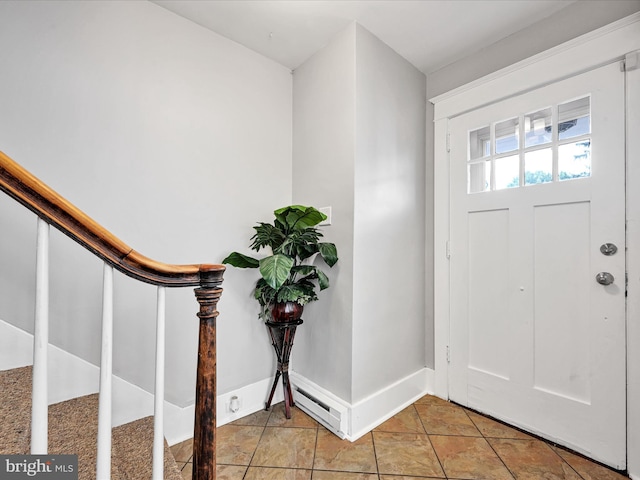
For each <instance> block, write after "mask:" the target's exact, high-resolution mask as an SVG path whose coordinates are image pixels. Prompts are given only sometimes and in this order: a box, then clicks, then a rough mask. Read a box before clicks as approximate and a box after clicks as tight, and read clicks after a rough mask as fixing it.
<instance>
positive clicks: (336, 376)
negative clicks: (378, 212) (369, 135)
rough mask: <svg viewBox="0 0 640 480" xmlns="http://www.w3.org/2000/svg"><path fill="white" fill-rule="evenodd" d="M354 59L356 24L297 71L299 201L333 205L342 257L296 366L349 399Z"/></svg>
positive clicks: (309, 316) (300, 343)
mask: <svg viewBox="0 0 640 480" xmlns="http://www.w3.org/2000/svg"><path fill="white" fill-rule="evenodd" d="M355 60H356V57H355V26H351V27H350V28H348V29H347V30H345V31H344V32H342V33H341V34H339V35H338V36H337V37H336V38H334V39H333V41H332V42H331V43H330V44H329V45H328V46H327V47H325V48H324V49H323V50H321V51H320V52H318V53H317V54H316V55H314V56H313V57H312V58H311V59H309V60H308V61H307V62H305V63H304V64H303V65H302V66H300V67H299V68H298V69H296V71H295V72H294V76H293V158H294V162H293V201H294V202H295V203H300V204H303V205H313V206H315V207H326V206H331V208H332V225H330V226H327V227H321V228H322V231H323V233H324V236H325V238H324V240H326V241H329V242H334V243H335V244H336V246H337V248H338V256H339V258H340V260H339V261H338V263H337V264H336V265H335V266H334V267H333V268H332V269H331V270H328V269H325V271H326V272H327V274H328V275H329V280H330V282H331V287H330V288H329V289H328V290H325V291H324V292H321V293H320V295H319V297H320V300H319V301H318V302H314V303H311V304H309V305H307V306H306V307H305V312H304V320H305V324H304V326H303V328H299V329H298V331H297V333H296V344H297V345H296V348H295V349H294V351H293V356H292V362H293V365H294V368H295V370H296V371H297V372H299V373H301V374H302V375H304V376H305V377H307V378H308V379H310V380H312V381H314V382H315V383H317V384H318V385H320V386H322V387H324V388H325V389H327V390H329V391H330V392H332V393H334V394H335V395H337V396H339V397H340V398H342V399H344V400H346V401H351V378H352V374H353V366H352V361H353V360H352V336H353V320H352V319H353V270H354V267H353V257H354V238H353V235H354V232H353V222H354V217H353V215H354V202H353V198H354V195H355V192H354V180H353V179H354V170H355V158H354V151H355V142H356V138H355V131H356V125H355V108H356V102H355V98H356V97H355V94H356V93H355V87H356V82H355V76H356V68H355ZM318 265H319V266H322V265H323V264H322V263H319V264H318Z"/></svg>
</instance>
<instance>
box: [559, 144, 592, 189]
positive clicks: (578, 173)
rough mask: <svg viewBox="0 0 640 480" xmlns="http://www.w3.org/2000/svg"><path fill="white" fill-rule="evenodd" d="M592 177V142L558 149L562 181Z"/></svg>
mask: <svg viewBox="0 0 640 480" xmlns="http://www.w3.org/2000/svg"><path fill="white" fill-rule="evenodd" d="M590 176H591V140H590V139H589V140H585V141H584V142H578V143H569V144H567V145H560V146H559V147H558V177H559V178H560V180H570V179H572V178H583V177H590Z"/></svg>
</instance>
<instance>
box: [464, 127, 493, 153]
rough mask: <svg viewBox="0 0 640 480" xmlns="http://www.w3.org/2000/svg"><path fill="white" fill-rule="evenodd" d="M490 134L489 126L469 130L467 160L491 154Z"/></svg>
mask: <svg viewBox="0 0 640 480" xmlns="http://www.w3.org/2000/svg"><path fill="white" fill-rule="evenodd" d="M490 135H491V133H490V130H489V127H483V128H479V129H478V130H473V131H472V132H469V160H477V159H478V158H484V157H488V156H489V155H491V151H490V149H491V137H490Z"/></svg>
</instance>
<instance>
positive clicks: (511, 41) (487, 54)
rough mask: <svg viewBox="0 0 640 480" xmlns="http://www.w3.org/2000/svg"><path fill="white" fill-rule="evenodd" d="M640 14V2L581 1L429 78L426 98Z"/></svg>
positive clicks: (432, 74)
mask: <svg viewBox="0 0 640 480" xmlns="http://www.w3.org/2000/svg"><path fill="white" fill-rule="evenodd" d="M637 11H640V0H580V1H577V2H573V3H571V4H569V5H568V6H567V7H565V8H564V9H562V10H560V11H559V12H557V13H555V14H554V15H552V16H550V17H547V18H545V19H544V20H542V21H540V22H537V23H535V24H533V25H531V26H530V27H527V28H525V29H523V30H520V31H519V32H516V33H514V34H513V35H509V36H508V37H507V38H504V39H502V40H500V41H499V42H496V43H494V44H493V45H490V46H489V47H487V48H484V49H482V50H479V51H476V52H473V53H472V54H470V55H468V56H466V57H465V58H463V59H461V60H459V61H457V62H454V63H452V64H450V65H447V66H446V67H443V68H441V69H439V70H438V71H436V72H431V73H429V75H428V76H427V98H431V97H435V96H437V95H440V94H441V93H444V92H447V91H449V90H452V89H454V88H456V87H459V86H461V85H464V84H466V83H469V82H471V81H473V80H476V79H478V78H480V77H484V76H485V75H488V74H490V73H493V72H495V71H497V70H500V69H501V68H504V67H507V66H509V65H512V64H514V63H516V62H519V61H520V60H524V59H525V58H528V57H531V56H533V55H535V54H537V53H540V52H543V51H545V50H548V49H550V48H552V47H555V46H556V45H560V44H561V43H564V42H566V41H569V40H571V39H573V38H576V37H579V36H580V35H583V34H585V33H588V32H590V31H592V30H595V29H597V28H600V27H602V26H604V25H607V24H609V23H612V22H615V21H616V20H619V19H621V18H624V17H626V16H629V15H631V14H633V13H635V12H637Z"/></svg>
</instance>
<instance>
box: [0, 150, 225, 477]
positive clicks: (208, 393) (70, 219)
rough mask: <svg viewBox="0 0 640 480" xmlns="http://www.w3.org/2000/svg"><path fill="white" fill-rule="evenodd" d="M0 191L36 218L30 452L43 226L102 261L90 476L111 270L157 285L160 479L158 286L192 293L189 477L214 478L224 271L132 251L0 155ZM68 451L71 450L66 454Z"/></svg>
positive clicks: (41, 323) (40, 378)
mask: <svg viewBox="0 0 640 480" xmlns="http://www.w3.org/2000/svg"><path fill="white" fill-rule="evenodd" d="M0 190H2V191H3V192H5V193H6V194H7V195H9V196H10V197H11V198H13V199H14V200H16V201H17V202H19V203H20V204H22V205H24V206H25V207H27V208H28V209H29V210H31V211H32V212H34V213H35V214H36V215H37V216H38V240H37V253H36V255H37V257H36V313H35V325H34V365H33V399H32V402H33V407H32V426H31V431H32V434H31V438H32V441H31V453H32V454H46V453H47V432H48V419H47V416H48V415H47V411H48V405H47V345H48V341H49V340H48V328H49V327H48V312H49V280H48V279H49V225H53V226H54V227H55V228H57V229H58V230H60V231H61V232H62V233H64V234H65V235H67V236H69V237H70V238H71V239H73V240H74V241H75V242H77V243H79V244H80V245H82V246H83V247H84V248H86V249H87V250H89V251H90V252H92V253H93V254H94V255H96V256H97V257H99V258H101V259H102V260H103V262H104V273H103V305H102V353H101V365H100V399H99V412H98V456H97V465H96V473H97V474H96V477H97V479H98V480H107V479H110V477H111V473H110V470H111V376H112V338H113V270H114V269H116V270H119V271H120V272H122V273H124V274H125V275H127V276H129V277H132V278H134V279H136V280H139V281H142V282H145V283H150V284H152V285H156V286H157V288H158V293H157V310H156V311H157V319H156V374H155V392H154V397H155V398H154V441H153V479H154V480H159V479H162V478H164V431H163V426H164V424H163V403H164V343H165V330H164V327H165V288H166V287H172V288H173V287H197V288H196V289H195V295H196V299H197V301H198V304H199V312H198V313H197V316H198V318H199V319H200V322H199V325H200V327H199V340H198V342H199V343H198V366H197V377H196V378H197V379H196V405H195V427H194V438H193V479H194V480H215V478H216V450H215V429H216V317H217V316H218V311H217V303H218V300H219V299H220V295H221V293H222V288H220V285H221V284H222V276H223V273H224V269H225V268H224V266H222V265H214V264H193V265H171V264H166V263H162V262H157V261H155V260H152V259H150V258H148V257H145V256H144V255H142V254H140V253H138V252H136V251H135V250H133V249H132V248H131V247H129V246H127V245H126V244H125V243H124V242H122V241H121V240H119V239H118V238H117V237H115V236H114V235H112V234H111V233H110V232H109V231H107V230H106V229H104V228H103V227H102V226H100V225H99V224H98V223H96V222H95V221H94V220H92V219H91V218H90V217H89V216H87V215H86V214H85V213H83V212H82V211H80V210H79V209H78V208H76V207H75V206H73V205H72V204H71V203H70V202H68V201H67V200H65V199H64V198H63V197H62V196H60V195H58V194H57V193H56V192H55V191H53V190H52V189H51V188H49V187H48V186H47V185H45V184H44V183H43V182H41V181H40V180H38V179H37V178H36V177H35V176H33V175H32V174H31V173H29V172H28V171H27V170H25V169H24V168H22V167H21V166H20V165H18V164H17V163H16V162H14V161H13V160H12V159H10V158H9V157H8V156H6V155H5V154H4V153H2V152H0ZM69 453H72V452H69Z"/></svg>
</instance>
